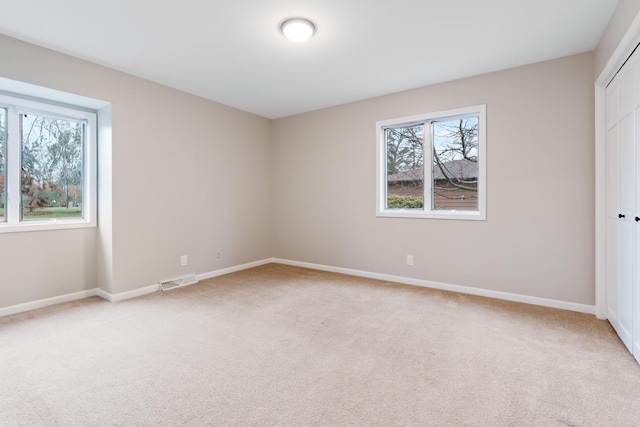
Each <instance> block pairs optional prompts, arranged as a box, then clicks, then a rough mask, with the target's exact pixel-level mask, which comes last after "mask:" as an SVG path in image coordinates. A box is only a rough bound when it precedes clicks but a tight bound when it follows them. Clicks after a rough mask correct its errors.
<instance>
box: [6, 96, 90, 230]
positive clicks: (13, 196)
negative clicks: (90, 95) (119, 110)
mask: <svg viewBox="0 0 640 427" xmlns="http://www.w3.org/2000/svg"><path fill="white" fill-rule="evenodd" d="M2 111H5V112H6V123H5V124H6V125H5V126H4V129H5V135H6V144H5V145H6V147H5V150H4V153H5V156H4V159H5V161H4V174H0V175H4V182H5V184H4V185H5V188H4V190H5V191H4V199H3V200H4V205H5V206H4V210H3V211H0V212H2V215H1V216H2V218H0V221H2V220H4V222H0V232H14V231H33V230H50V229H57V228H78V227H91V226H95V225H96V218H97V215H96V213H97V212H96V208H97V203H96V184H97V181H96V114H95V113H94V112H90V111H85V110H83V109H77V110H76V109H74V108H69V107H62V106H58V105H54V104H48V103H46V102H40V101H34V100H28V99H22V98H17V97H13V96H7V95H0V112H2ZM1 117H2V116H0V120H1ZM0 170H2V169H0ZM0 184H1V183H0Z"/></svg>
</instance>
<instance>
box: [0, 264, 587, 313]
mask: <svg viewBox="0 0 640 427" xmlns="http://www.w3.org/2000/svg"><path fill="white" fill-rule="evenodd" d="M270 263H278V264H285V265H292V266H296V267H304V268H311V269H314V270H321V271H330V272H333V273H341V274H347V275H350V276H359V277H366V278H369V279H377V280H385V281H388V282H396V283H403V284H406V285H413V286H421V287H424V288H432V289H440V290H444V291H451V292H459V293H463V294H469V295H477V296H482V297H489V298H496V299H501V300H506V301H514V302H521V303H525V304H533V305H539V306H543V307H551V308H558V309H562V310H569V311H577V312H580V313H588V314H595V306H592V305H585V304H577V303H572V302H567V301H559V300H553V299H547V298H538V297H531V296H527V295H520V294H512V293H508V292H500V291H492V290H489V289H480V288H472V287H469V286H460V285H451V284H448V283H440V282H432V281H429V280H421V279H412V278H409V277H402V276H392V275H389V274H380V273H371V272H368V271H360V270H353V269H349V268H342V267H331V266H328V265H321V264H313V263H308V262H300V261H291V260H286V259H280V258H267V259H263V260H261V261H255V262H250V263H247V264H241V265H237V266H234V267H228V268H223V269H220V270H215V271H210V272H208V273H202V274H198V275H197V278H198V280H206V279H211V278H213V277H218V276H222V275H224V274H229V273H235V272H237V271H242V270H247V269H249V268H253V267H258V266H261V265H265V264H270ZM158 290H160V284H155V285H151V286H145V287H143V288H139V289H134V290H132V291H127V292H120V293H117V294H111V293H109V292H106V291H104V290H102V289H97V288H96V289H89V290H86V291H81V292H75V293H72V294H66V295H60V296H57V297H53V298H46V299H42V300H38V301H32V302H27V303H24V304H17V305H12V306H9V307H3V308H0V317H1V316H8V315H11V314H17V313H22V312H25V311H29V310H35V309H38V308H44V307H48V306H50V305H55V304H61V303H65V302H70V301H75V300H79V299H82V298H88V297H93V296H99V297H101V298H103V299H105V300H107V301H110V302H117V301H123V300H126V299H130V298H135V297H138V296H142V295H147V294H150V293H153V292H157V291H158Z"/></svg>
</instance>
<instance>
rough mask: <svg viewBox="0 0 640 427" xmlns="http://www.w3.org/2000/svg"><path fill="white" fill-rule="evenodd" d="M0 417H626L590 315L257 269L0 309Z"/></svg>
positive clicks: (63, 421)
mask: <svg viewBox="0 0 640 427" xmlns="http://www.w3.org/2000/svg"><path fill="white" fill-rule="evenodd" d="M0 425H1V426H113V425H116V426H138V425H164V426H177V425H191V426H205V425H206V426H208V425H213V426H227V425H232V426H245V425H256V426H263V425H265V426H267V425H283V426H307V425H317V426H350V425H364V426H430V425H432V426H449V425H451V426H464V425H469V426H471V425H473V426H475V425H477V426H494V425H509V426H554V425H559V426H633V425H636V426H640V367H639V366H638V365H637V364H636V363H635V361H634V360H633V358H632V357H631V356H630V355H629V354H628V353H627V351H626V350H625V349H624V348H623V346H622V344H621V343H620V341H619V340H618V338H617V337H616V335H615V334H614V333H613V331H612V329H611V327H610V326H609V324H608V323H606V322H603V321H598V320H597V319H595V318H594V317H593V316H590V315H582V314H577V313H571V312H566V311H561V310H553V309H546V308H540V307H534V306H528V305H523V304H516V303H507V302H501V301H496V300H491V299H485V298H478V297H472V296H467V295H459V294H453V293H445V292H439V291H433V290H428V289H422V288H416V287H411V286H404V285H398V284H390V283H385V282H380V281H375V280H369V279H362V278H356V277H349V276H342V275H338V274H331V273H325V272H319V271H313V270H306V269H301V268H294V267H287V266H282V265H276V264H271V265H267V266H263V267H259V268H255V269H251V270H247V271H244V272H240V273H234V274H231V275H227V276H223V277H219V278H215V279H211V280H208V281H206V282H201V283H199V284H197V285H193V286H189V287H185V288H182V289H176V290H171V291H167V292H164V293H156V294H152V295H148V296H145V297H140V298H136V299H132V300H129V301H125V302H120V303H108V302H105V301H102V300H101V299H99V298H90V299H86V300H83V301H77V302H74V303H69V304H63V305H59V306H56V307H50V308H46V309H42V310H37V311H32V312H28V313H23V314H19V315H14V316H9V317H4V318H0Z"/></svg>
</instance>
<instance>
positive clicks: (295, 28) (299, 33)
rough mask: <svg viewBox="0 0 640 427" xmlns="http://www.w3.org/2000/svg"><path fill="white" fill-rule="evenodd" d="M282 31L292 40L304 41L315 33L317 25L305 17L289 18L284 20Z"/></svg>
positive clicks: (281, 25) (281, 26)
mask: <svg viewBox="0 0 640 427" xmlns="http://www.w3.org/2000/svg"><path fill="white" fill-rule="evenodd" d="M280 31H281V32H282V34H284V36H285V37H286V38H288V39H289V40H291V41H292V42H295V43H302V42H306V41H307V40H309V39H310V38H311V37H312V36H313V35H314V34H315V32H316V26H315V25H314V24H313V22H311V21H309V20H308V19H305V18H289V19H285V20H284V21H282V24H280Z"/></svg>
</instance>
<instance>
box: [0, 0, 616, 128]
mask: <svg viewBox="0 0 640 427" xmlns="http://www.w3.org/2000/svg"><path fill="white" fill-rule="evenodd" d="M617 3H618V0H534V1H525V0H393V1H391V0H297V1H296V0H181V1H167V0H20V1H15V0H0V11H1V13H0V33H3V34H6V35H9V36H12V37H15V38H18V39H21V40H25V41H28V42H31V43H34V44H37V45H40V46H45V47H48V48H51V49H54V50H57V51H60V52H64V53H67V54H69V55H73V56H76V57H79V58H83V59H86V60H88V61H92V62H95V63H98V64H102V65H106V66H108V67H111V68H115V69H117V70H121V71H124V72H127V73H130V74H134V75H136V76H140V77H143V78H146V79H149V80H152V81H155V82H158V83H162V84H165V85H167V86H171V87H174V88H177V89H181V90H183V91H186V92H190V93H193V94H197V95H200V96H202V97H205V98H209V99H211V100H214V101H217V102H221V103H223V104H226V105H230V106H232V107H236V108H239V109H241V110H245V111H249V112H251V113H255V114H258V115H260V116H264V117H268V118H278V117H283V116H288V115H292V114H297V113H301V112H305V111H311V110H316V109H320V108H324V107H329V106H333V105H338V104H343V103H347V102H351V101H356V100H360V99H366V98H371V97H374V96H378V95H384V94H388V93H393V92H398V91H401V90H406V89H411V88H416V87H421V86H425V85H429V84H433V83H438V82H443V81H448V80H454V79H458V78H462V77H467V76H472V75H477V74H482V73H486V72H491V71H496V70H501V69H506V68H511V67H515V66H520V65H525V64H530V63H534V62H539V61H543V60H548V59H553V58H559V57H562V56H567V55H572V54H576V53H581V52H586V51H590V50H593V49H594V48H595V47H596V45H597V43H598V41H599V39H600V37H601V35H602V33H603V31H604V29H605V27H606V25H607V23H608V21H609V18H610V17H611V14H612V13H613V10H614V9H615V7H616V5H617ZM294 16H303V17H307V18H310V19H311V20H312V21H314V22H315V24H316V26H317V28H318V31H317V34H316V35H315V37H314V38H312V39H311V40H310V41H309V42H307V43H305V44H294V43H291V42H289V41H288V40H286V39H285V38H284V37H283V36H282V35H281V34H280V32H279V31H278V24H279V23H280V22H281V21H282V20H284V19H285V18H289V17H294Z"/></svg>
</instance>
